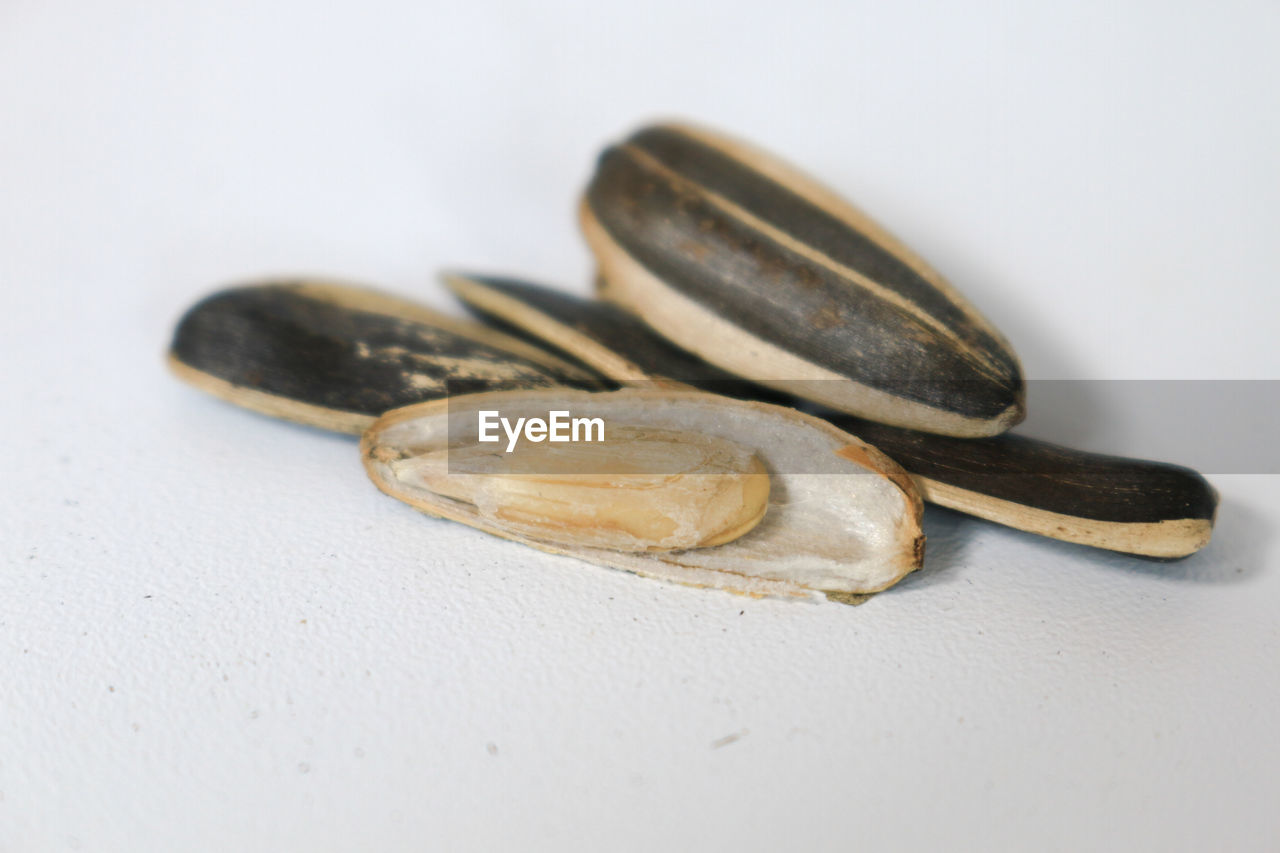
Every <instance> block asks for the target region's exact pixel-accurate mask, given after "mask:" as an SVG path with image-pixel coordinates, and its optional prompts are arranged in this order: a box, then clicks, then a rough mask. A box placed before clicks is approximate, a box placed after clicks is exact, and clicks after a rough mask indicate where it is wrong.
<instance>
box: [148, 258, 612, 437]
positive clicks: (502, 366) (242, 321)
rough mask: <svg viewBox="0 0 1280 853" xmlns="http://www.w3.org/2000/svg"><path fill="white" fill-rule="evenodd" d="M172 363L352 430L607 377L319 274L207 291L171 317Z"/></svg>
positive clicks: (196, 381)
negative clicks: (493, 394) (462, 398)
mask: <svg viewBox="0 0 1280 853" xmlns="http://www.w3.org/2000/svg"><path fill="white" fill-rule="evenodd" d="M169 363H170V366H171V367H172V369H173V370H174V372H175V373H176V374H177V375H178V376H179V378H181V379H183V380H184V381H186V382H189V383H190V384H192V385H194V386H196V387H197V388H200V389H201V390H203V391H207V392H209V393H211V394H214V395H215V396H218V397H221V398H223V399H225V400H228V401H230V402H232V403H235V404H236V405H239V406H243V407H245V408H248V409H253V410H255V411H258V412H261V413H263V414H267V415H271V416H274V417H280V418H285V419H288V420H293V421H298V422H300V423H304V424H308V425H310V426H317V427H321V428H324V429H332V430H338V431H341V432H350V433H359V432H361V431H362V430H363V429H364V428H365V427H366V426H368V425H369V424H370V423H372V421H373V419H374V418H375V417H377V416H378V415H380V414H382V413H383V412H385V411H387V410H389V409H394V408H397V407H399V406H404V405H407V404H409V403H418V402H422V401H424V400H433V399H437V398H439V397H444V396H446V394H463V393H469V392H477V391H500V390H505V389H510V388H551V387H563V386H569V387H577V388H588V389H596V388H602V387H606V386H607V383H602V382H601V381H600V379H599V378H598V376H597V375H596V374H594V373H593V372H592V371H589V370H585V369H582V368H580V367H576V366H574V365H572V364H569V363H568V362H566V361H564V360H562V359H560V358H557V357H556V356H554V355H551V354H549V353H547V352H546V351H545V350H542V349H540V348H538V347H534V346H532V345H530V344H528V343H525V342H523V341H519V340H516V339H514V338H511V337H509V336H507V335H503V334H500V333H498V332H495V331H494V330H492V329H490V328H488V327H485V326H482V325H480V324H477V323H474V322H471V321H468V320H458V319H454V318H451V317H446V316H444V315H441V314H437V313H435V312H434V311H431V310H429V309H426V308H423V307H422V306H419V305H415V304H413V303H410V302H405V301H403V300H400V299H397V298H395V297H392V296H388V295H385V294H382V293H378V292H376V291H373V290H367V289H364V288H358V287H351V286H348V285H342V284H334V283H319V282H275V283H269V284H263V285H258V286H248V287H237V288H232V289H229V290H223V291H219V292H218V293H215V294H213V295H212V296H209V297H208V298H206V299H204V300H202V301H201V302H199V303H197V304H196V305H195V306H193V307H192V308H191V309H190V310H189V311H188V312H187V313H186V315H184V316H183V318H182V319H181V321H180V322H179V323H178V327H177V329H176V331H175V332H174V336H173V343H172V346H171V349H170V354H169Z"/></svg>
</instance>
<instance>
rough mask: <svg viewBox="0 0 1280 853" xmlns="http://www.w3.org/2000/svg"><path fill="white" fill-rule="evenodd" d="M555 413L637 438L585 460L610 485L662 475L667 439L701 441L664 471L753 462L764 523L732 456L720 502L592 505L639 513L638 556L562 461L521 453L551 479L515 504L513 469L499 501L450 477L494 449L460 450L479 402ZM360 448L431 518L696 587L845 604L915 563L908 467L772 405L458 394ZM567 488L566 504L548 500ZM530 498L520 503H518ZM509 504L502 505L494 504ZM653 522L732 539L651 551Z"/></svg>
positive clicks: (658, 530) (917, 511)
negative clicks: (604, 524)
mask: <svg viewBox="0 0 1280 853" xmlns="http://www.w3.org/2000/svg"><path fill="white" fill-rule="evenodd" d="M552 408H555V409H559V408H565V409H571V410H573V411H575V412H576V411H584V412H591V413H592V414H594V415H598V416H600V417H603V418H604V420H605V422H606V424H608V426H607V427H606V434H608V431H609V430H614V431H616V430H622V431H623V432H622V435H624V436H626V435H629V436H631V438H633V439H637V440H641V439H643V443H647V444H648V446H647V447H645V448H643V450H644V453H641V454H638V455H637V454H626V453H623V454H620V455H612V454H608V455H606V456H605V457H602V458H597V459H596V460H594V461H593V462H591V463H590V465H591V467H592V470H593V471H594V472H595V473H597V474H599V475H600V477H599V479H600V480H601V481H602V482H604V483H606V484H609V486H610V487H611V488H612V486H613V484H614V483H615V482H616V479H615V478H616V477H618V476H619V474H620V473H621V474H625V475H629V476H634V477H638V478H639V479H638V480H636V481H633V482H632V486H634V485H635V483H636V482H642V481H643V480H644V476H645V474H646V473H653V472H661V471H663V470H664V468H663V467H662V466H661V465H658V464H657V463H656V462H655V461H654V459H653V457H654V456H655V455H656V456H658V457H659V459H661V457H662V453H661V452H660V450H661V448H662V446H663V445H664V444H666V443H667V441H668V440H674V439H675V436H676V435H678V436H679V437H681V438H682V439H683V438H688V437H689V436H690V435H693V436H698V437H699V438H698V439H697V440H698V441H699V442H700V443H701V447H702V448H703V449H700V450H698V452H697V453H696V454H695V456H694V457H693V458H694V459H695V461H694V462H693V463H688V462H687V461H686V462H685V463H681V462H680V460H676V461H675V463H671V462H667V463H666V464H668V465H670V464H675V470H676V471H677V473H679V472H680V471H682V470H688V471H691V472H693V473H708V472H707V471H706V469H705V465H704V463H702V462H698V461H696V460H697V459H698V458H701V457H700V456H699V455H698V454H702V453H704V452H706V453H711V451H714V453H711V455H715V454H719V453H728V454H729V455H730V456H731V457H732V456H737V457H738V458H739V459H748V460H749V459H752V458H758V460H759V462H760V463H762V465H763V467H764V469H765V470H767V472H768V478H769V484H770V487H769V490H768V505H767V511H766V512H765V513H764V515H763V520H760V519H758V518H756V510H755V509H754V507H755V502H756V501H757V500H758V498H759V496H760V494H761V492H762V489H761V486H762V483H761V481H760V480H759V479H758V477H759V475H760V473H761V472H760V471H758V470H756V469H754V468H753V467H751V466H750V465H744V464H742V463H738V464H736V465H731V466H728V468H729V470H731V471H733V472H736V473H731V474H730V475H729V477H728V481H729V483H730V485H731V486H732V488H729V489H727V490H724V491H722V492H718V493H716V494H718V497H716V500H719V501H721V502H722V504H723V507H722V508H715V507H713V508H711V509H710V510H708V509H707V508H699V507H698V506H697V504H698V503H699V497H698V489H697V488H692V489H689V490H683V489H680V488H677V489H675V490H674V491H672V492H671V493H670V494H667V495H664V496H662V497H660V498H659V499H657V500H655V501H653V502H652V503H647V502H646V501H645V499H644V498H643V496H642V495H641V494H640V492H641V491H642V490H637V489H635V488H630V487H624V488H622V489H621V490H619V492H618V495H619V497H618V498H617V499H616V500H614V499H606V500H605V501H603V503H604V504H605V505H606V506H610V508H609V509H608V511H607V512H608V513H610V514H612V515H613V516H614V517H615V519H616V518H620V517H626V518H636V517H639V518H641V520H642V523H641V524H640V525H639V526H638V527H637V529H636V530H632V531H630V532H629V533H628V534H627V537H628V541H629V544H628V545H627V546H626V547H630V548H635V547H642V548H644V550H618V541H617V540H616V539H615V540H612V541H609V542H608V545H607V546H602V544H601V543H602V538H601V536H600V535H599V531H598V529H597V528H598V527H599V526H600V519H599V517H598V516H596V515H595V512H596V510H595V509H594V508H593V507H592V506H591V505H590V504H589V503H586V502H581V501H578V500H577V499H576V494H575V490H576V489H577V487H578V486H579V485H581V484H580V483H572V482H571V481H568V480H565V479H563V478H562V472H563V469H562V468H561V467H560V466H561V465H562V463H563V464H570V463H567V462H565V460H563V459H560V460H557V459H554V458H551V459H548V458H547V457H541V458H533V457H531V458H530V460H529V461H528V462H526V463H525V465H526V467H525V468H524V469H523V470H524V471H525V472H531V473H535V474H537V475H538V476H540V477H542V478H544V482H545V481H546V480H547V479H549V480H550V481H552V488H551V490H550V491H549V492H542V493H540V494H539V493H536V491H535V492H533V493H532V496H531V493H530V492H529V491H528V490H526V491H525V493H524V494H522V495H520V496H519V497H518V498H517V497H513V496H512V495H511V493H510V492H508V491H505V490H506V489H507V486H508V484H509V483H510V482H511V481H512V478H513V475H512V474H509V473H508V474H504V476H503V477H502V478H498V479H499V480H503V481H504V482H502V483H500V485H498V486H496V487H495V489H496V490H497V491H498V492H500V494H499V495H498V496H496V497H495V496H493V495H483V494H481V492H482V490H483V489H484V488H485V486H483V485H480V484H476V483H460V482H458V481H456V478H458V477H459V476H463V477H465V476H467V475H471V474H482V473H483V474H485V475H486V476H488V477H491V478H492V477H493V474H494V473H495V472H494V469H493V468H492V467H486V466H489V465H491V459H490V461H488V462H485V461H482V460H481V458H480V457H473V456H470V455H469V453H471V452H472V451H468V448H469V447H474V446H476V445H475V444H474V434H475V432H476V426H475V425H476V422H477V420H478V413H479V412H480V411H487V410H500V411H502V412H503V413H504V414H507V415H509V416H511V417H517V416H531V415H534V414H537V413H545V412H547V411H548V410H549V409H552ZM628 431H630V432H628ZM662 436H666V438H662V439H659V437H662ZM361 447H362V451H363V454H364V459H365V467H366V469H367V470H368V472H369V476H370V477H371V478H372V480H373V481H374V483H375V484H377V486H378V488H380V489H381V490H382V491H384V492H386V493H387V494H389V495H391V496H393V497H395V498H398V499H400V500H402V501H404V502H405V503H408V504H410V505H412V506H414V507H416V508H418V509H420V510H422V511H424V512H426V513H428V514H430V515H435V516H439V517H442V518H448V519H453V520H456V521H462V522H464V523H466V524H469V525H471V526H473V527H476V528H479V529H481V530H484V531H486V532H489V533H492V534H495V535H498V536H503V537H506V538H509V539H514V540H517V541H520V542H525V543H526V544H529V545H532V546H534V547H537V548H541V549H543V550H546V551H551V552H554V553H563V554H569V555H572V556H575V557H579V558H581V559H583V560H587V561H589V562H593V563H597V564H600V565H605V566H613V567H616V568H621V569H626V570H628V571H632V572H636V573H638V574H642V575H646V576H650V577H657V578H661V579H665V580H672V581H676V582H679V583H684V584H689V585H693V586H710V587H716V588H720V589H728V590H731V591H735V592H741V593H747V594H751V595H782V596H801V597H811V596H813V595H816V594H825V595H827V596H828V597H833V598H836V599H838V600H847V599H849V597H850V596H855V597H856V596H859V595H863V594H867V593H871V592H876V591H879V590H881V589H884V588H886V587H888V586H891V585H892V584H894V583H896V582H897V581H898V580H899V579H900V578H902V577H903V576H904V575H905V574H907V573H908V572H910V571H913V570H914V569H917V568H919V566H920V563H921V560H922V559H923V554H924V536H923V533H922V532H921V528H920V517H921V506H920V498H919V495H918V494H917V493H916V490H915V488H914V486H913V485H912V483H911V481H910V478H909V477H907V475H906V473H905V472H904V471H902V470H901V469H900V468H899V467H898V466H897V465H895V464H894V463H893V462H891V461H889V459H888V458H887V457H885V456H884V455H883V454H881V453H879V452H878V451H876V450H875V449H874V448H872V447H869V446H868V445H866V444H864V443H863V442H861V441H859V440H858V439H857V438H855V437H853V436H851V435H848V434H846V433H844V432H841V431H840V430H838V429H836V428H835V427H833V426H831V425H830V424H828V423H826V422H824V421H821V420H818V419H817V418H813V417H810V416H808V415H805V414H802V413H800V412H797V411H795V410H793V409H787V408H783V407H780V406H772V405H768V404H764V403H753V402H748V401H741V400H735V399H732V398H729V397H721V396H717V395H712V394H705V393H702V392H698V391H675V390H663V389H652V390H640V389H624V390H621V391H613V392H606V393H591V392H586V391H561V390H535V391H504V392H494V393H483V394H471V395H466V396H462V397H452V398H450V399H448V400H437V401H433V402H428V403H421V404H418V405H415V406H408V407H406V408H403V409H397V410H395V411H392V412H388V413H387V414H386V415H384V416H383V417H381V418H380V419H378V421H377V422H376V423H375V424H374V425H373V426H371V427H370V428H369V430H368V431H366V432H365V434H364V438H363V439H362V441H361ZM442 451H447V452H448V453H449V454H450V456H451V457H453V459H454V464H456V465H460V468H461V474H459V472H457V471H452V470H449V471H447V472H442V469H441V466H442V454H441V452H442ZM459 452H461V454H462V455H461V456H459V455H458V454H459ZM579 461H582V460H581V458H577V459H574V460H572V462H573V464H576V463H577V462H579ZM651 464H652V465H654V467H653V469H652V470H650V469H649V466H650V465H651ZM530 466H533V467H532V468H531V467H530ZM628 466H630V467H628ZM486 472H487V473H486ZM548 472H549V473H548ZM517 473H518V472H517ZM713 476H724V475H723V474H719V475H716V474H713ZM533 479H535V480H536V479H537V477H534V478H533ZM451 481H453V482H451ZM693 482H694V483H696V480H694V481H693ZM739 484H741V486H742V488H741V491H739V490H738V486H739ZM521 488H524V487H523V486H522V487H521ZM713 492H716V490H715V489H713ZM748 492H750V493H752V494H750V495H749V494H748ZM715 496H716V495H715V494H713V497H715ZM564 497H567V498H568V500H566V502H565V503H564V504H563V505H561V506H559V507H556V508H554V509H552V508H551V507H550V506H549V505H548V504H549V503H551V502H552V501H554V500H558V499H559V498H564ZM530 507H532V510H533V511H532V512H528V513H526V512H524V511H525V510H527V509H529V508H530ZM512 508H515V509H516V511H515V512H514V513H513V512H505V513H504V511H503V510H504V509H507V510H510V509H512ZM708 512H709V513H710V514H709V515H708V514H704V513H708ZM689 518H693V519H696V520H694V521H688V520H687V519H689ZM655 520H656V523H654V522H655ZM666 520H670V521H676V527H684V528H686V529H687V531H688V532H687V533H686V534H683V537H684V538H683V540H682V541H683V542H695V543H697V544H703V545H709V544H711V541H722V540H724V539H726V538H727V537H728V536H730V535H732V536H736V538H733V539H732V541H727V542H724V544H719V545H716V546H715V547H700V548H691V549H689V550H650V549H653V548H655V547H658V548H665V547H667V546H668V545H669V544H673V543H668V542H666V541H663V540H664V534H663V530H664V529H665V526H666ZM757 522H758V523H757ZM628 523H629V522H628ZM751 525H754V526H751ZM744 528H745V529H744ZM717 531H719V532H717ZM708 536H710V537H711V540H710V541H708V539H707V537H708Z"/></svg>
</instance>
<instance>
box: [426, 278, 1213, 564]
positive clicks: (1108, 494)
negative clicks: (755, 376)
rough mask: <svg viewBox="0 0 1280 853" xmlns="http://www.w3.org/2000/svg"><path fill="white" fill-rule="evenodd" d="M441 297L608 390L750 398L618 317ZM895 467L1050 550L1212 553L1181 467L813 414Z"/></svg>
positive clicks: (523, 295) (744, 386) (548, 293)
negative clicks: (607, 381) (1062, 545)
mask: <svg viewBox="0 0 1280 853" xmlns="http://www.w3.org/2000/svg"><path fill="white" fill-rule="evenodd" d="M444 279H445V283H446V284H447V285H448V286H449V288H450V289H451V290H452V291H453V292H454V293H455V294H456V295H457V296H458V297H459V298H460V299H461V300H462V301H463V302H464V303H465V304H466V305H467V307H468V308H470V309H472V310H473V311H474V312H475V313H477V314H479V315H480V316H482V317H483V318H485V319H486V320H487V321H489V322H495V323H499V324H501V325H502V326H504V327H505V328H509V329H512V330H514V331H515V332H517V333H520V334H524V335H527V336H529V337H531V338H532V339H534V340H536V341H538V342H539V343H542V344H544V345H547V346H554V347H556V348H558V349H559V350H560V351H562V352H564V353H565V354H566V355H567V356H569V357H572V358H575V359H577V360H579V361H581V362H582V363H584V364H586V365H588V366H589V367H592V368H594V369H596V370H598V371H599V372H601V373H602V374H604V375H606V376H608V377H609V378H611V379H614V380H616V381H619V382H622V383H624V384H636V385H639V386H641V387H652V386H654V385H660V386H663V387H670V388H680V387H690V386H694V387H698V388H702V389H704V390H713V391H715V392H717V393H726V394H731V395H734V396H743V397H746V398H752V397H754V396H758V395H759V394H760V393H765V394H768V393H770V392H769V391H768V390H767V389H763V388H760V387H759V386H753V385H752V384H751V383H746V382H742V381H739V380H736V379H735V378H734V377H732V376H731V375H729V374H727V373H724V372H723V371H720V370H718V369H717V368H715V367H714V366H712V365H708V364H707V363H706V362H704V361H702V360H701V359H699V358H698V357H697V356H695V355H693V354H691V353H689V352H686V351H684V350H681V349H679V348H678V347H676V346H674V345H673V344H671V343H670V342H669V341H667V340H666V339H664V338H662V337H661V336H660V335H658V334H657V333H656V332H654V331H653V330H652V329H650V328H649V327H648V326H646V325H645V323H644V322H643V321H641V320H640V319H639V318H638V317H636V316H635V315H633V314H630V313H628V312H626V311H624V310H622V309H621V308H619V307H618V306H617V305H615V304H612V303H608V302H602V301H599V300H593V299H581V298H578V297H574V296H572V295H570V294H567V293H563V292H560V291H556V290H552V289H550V288H546V287H540V286H538V285H534V284H530V283H528V282H520V281H514V280H511V279H504V278H494V277H484V276H474V275H461V274H450V275H446V276H445V277H444ZM814 414H818V415H819V416H820V417H823V418H824V419H827V420H829V421H831V422H832V423H834V424H835V425H836V426H838V427H840V428H841V429H843V430H845V431H847V432H849V433H852V434H854V435H857V436H858V437H859V438H862V439H863V440H865V441H868V442H870V443H871V444H873V445H875V446H876V447H877V448H879V449H880V450H882V451H883V452H884V453H886V454H887V455H888V456H889V457H891V458H892V459H893V460H894V461H895V462H897V463H899V464H900V465H902V466H903V467H904V468H905V469H906V470H907V471H908V472H909V473H910V474H911V476H912V478H913V479H914V481H915V483H916V486H917V487H918V488H919V490H920V493H921V495H922V496H923V497H924V499H925V500H926V501H928V502H930V503H935V504H938V505H940V506H945V507H949V508H951V509H955V510H959V511H961V512H964V513H968V514H970V515H974V516H977V517H979V518H984V519H987V520H989V521H994V522H997V523H999V524H1004V525H1007V526H1009V527H1014V528H1017V529H1019V530H1025V531H1028V532H1031V533H1037V534H1039V535H1042V536H1047V537H1050V538H1053V539H1059V540H1062V541H1066V542H1074V543H1077V544H1081V545H1088V546H1092V547H1096V548H1105V549H1108V550H1113V551H1120V552H1124V553H1128V554H1136V555H1140V556H1146V557H1156V558H1163V559H1171V558H1178V557H1185V556H1188V555H1190V554H1193V553H1195V552H1196V551H1198V550H1200V549H1201V548H1203V547H1204V546H1205V545H1207V544H1208V542H1209V540H1210V537H1211V535H1212V532H1213V524H1214V518H1215V515H1216V512H1217V505H1218V495H1217V492H1216V491H1215V490H1214V488H1213V487H1212V486H1211V485H1210V484H1209V483H1208V481H1207V480H1205V478H1204V477H1203V476H1202V475H1200V474H1199V473H1197V472H1196V471H1193V470H1191V469H1190V468H1186V467H1183V466H1180V465H1170V464H1166V463H1163V462H1152V461H1148V460H1144V459H1127V458H1123V457H1117V456H1108V455H1103V454H1099V453H1089V452H1087V451H1083V450H1075V449H1072V448H1067V447H1061V446H1058V445H1054V444H1050V443H1049V442H1045V441H1040V440H1037V439H1033V438H1027V437H1025V436H1020V435H1014V434H1006V435H1001V436H996V437H994V438H984V439H961V438H952V437H949V436H940V435H934V434H931V433H925V432H919V431H915V430H907V429H901V428H898V427H893V426H887V425H885V424H880V423H875V422H872V421H867V420H864V419H860V418H855V417H852V416H850V415H845V414H841V413H837V412H831V411H825V412H823V411H815V412H814Z"/></svg>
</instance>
